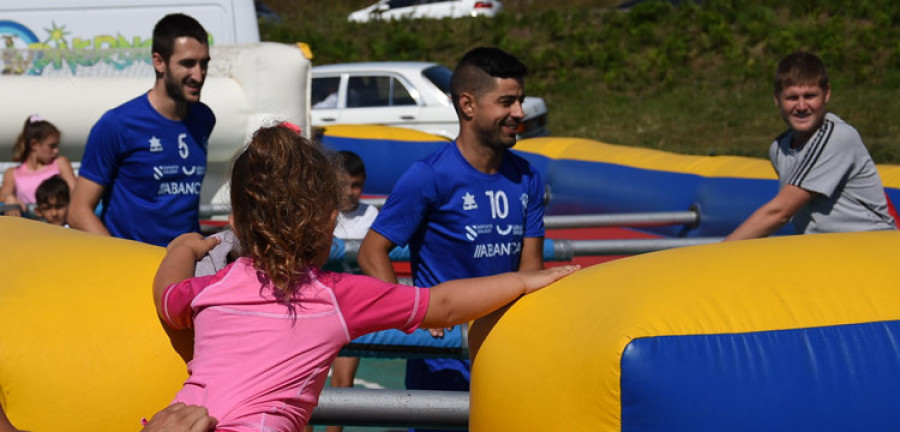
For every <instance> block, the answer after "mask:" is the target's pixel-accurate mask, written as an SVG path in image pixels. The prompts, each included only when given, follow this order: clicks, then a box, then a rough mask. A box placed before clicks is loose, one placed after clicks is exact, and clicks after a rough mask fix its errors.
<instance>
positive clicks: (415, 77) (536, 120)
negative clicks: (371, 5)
mask: <svg viewBox="0 0 900 432" xmlns="http://www.w3.org/2000/svg"><path fill="white" fill-rule="evenodd" d="M452 74H453V72H452V71H451V70H450V69H448V68H447V67H445V66H442V65H440V64H437V63H431V62H371V63H342V64H333V65H325V66H315V67H313V68H312V91H311V93H312V95H311V99H310V102H311V106H312V110H311V115H312V125H313V127H316V126H328V125H331V124H381V125H388V126H400V127H407V128H411V129H417V130H420V131H423V132H428V133H431V134H435V135H440V136H444V137H447V138H450V139H453V138H456V135H457V134H458V133H459V123H458V120H457V118H456V110H455V109H454V108H453V104H452V103H451V102H450V76H451V75H452ZM522 109H523V110H524V111H525V119H524V120H523V121H522V123H521V124H520V125H519V136H520V137H522V138H526V137H533V136H540V135H546V134H547V133H548V132H547V129H546V127H545V126H546V124H547V105H546V104H545V103H544V100H543V99H541V98H539V97H530V96H528V97H525V101H524V102H523V104H522Z"/></svg>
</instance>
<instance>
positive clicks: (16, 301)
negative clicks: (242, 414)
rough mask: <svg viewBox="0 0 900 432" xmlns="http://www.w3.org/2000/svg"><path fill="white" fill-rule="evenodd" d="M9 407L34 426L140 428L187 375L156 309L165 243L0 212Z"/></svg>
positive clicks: (2, 389) (1, 395)
mask: <svg viewBox="0 0 900 432" xmlns="http://www.w3.org/2000/svg"><path fill="white" fill-rule="evenodd" d="M0 238H2V239H3V244H4V246H5V251H4V253H3V259H2V260H0V275H2V282H0V404H2V406H3V409H4V410H5V412H6V414H7V416H8V417H9V419H10V421H11V422H12V423H13V424H14V425H16V427H17V428H19V429H23V430H30V431H40V432H53V431H85V432H88V431H90V432H96V431H105V430H123V431H125V430H139V429H140V427H141V426H140V420H141V418H142V417H147V418H150V417H151V416H152V415H153V413H155V412H156V411H158V410H159V409H162V408H163V407H165V406H166V405H167V404H168V403H169V402H170V401H171V400H172V398H173V397H174V395H175V392H176V391H177V390H178V389H179V388H180V387H181V383H182V382H183V381H184V379H185V378H186V376H187V373H186V368H185V365H184V362H183V361H182V360H181V358H180V357H179V356H178V355H177V354H176V353H175V351H174V350H173V349H172V347H171V345H170V343H169V340H168V338H167V337H166V335H165V333H164V331H163V329H162V326H161V324H160V323H159V321H158V319H157V317H156V312H155V309H154V306H153V296H152V294H151V286H152V285H151V284H152V281H153V275H154V274H155V272H156V267H157V265H158V264H159V261H160V260H161V259H162V257H163V254H164V252H165V251H164V249H162V248H159V247H155V246H148V245H145V244H141V243H137V242H133V241H127V240H119V239H113V238H108V237H101V236H95V235H91V234H86V233H83V232H80V231H77V230H74V229H65V228H59V227H55V226H52V225H50V224H45V223H39V222H34V221H30V220H26V219H22V218H13V217H0Z"/></svg>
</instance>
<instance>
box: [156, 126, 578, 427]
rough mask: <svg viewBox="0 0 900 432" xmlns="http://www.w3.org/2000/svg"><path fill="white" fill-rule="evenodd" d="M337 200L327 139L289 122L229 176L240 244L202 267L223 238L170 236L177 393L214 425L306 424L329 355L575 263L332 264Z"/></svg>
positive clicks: (165, 271)
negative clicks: (184, 349)
mask: <svg viewBox="0 0 900 432" xmlns="http://www.w3.org/2000/svg"><path fill="white" fill-rule="evenodd" d="M339 200H340V189H339V186H338V181H337V175H336V170H335V169H334V167H333V165H332V163H331V161H330V160H329V158H328V157H326V156H325V153H324V152H323V151H322V150H321V149H320V148H319V147H318V146H317V145H315V144H312V143H311V142H310V141H308V140H307V139H305V138H303V137H301V136H300V135H298V134H297V133H296V132H295V131H293V130H291V129H289V128H287V127H284V126H274V127H264V128H261V129H259V130H257V131H256V132H255V133H254V135H253V138H252V139H251V142H250V144H249V145H248V146H247V148H246V149H245V150H244V151H243V153H241V154H240V155H239V156H238V158H237V159H236V160H235V162H234V166H233V168H232V177H231V205H232V216H231V220H230V221H231V224H232V227H233V229H234V233H235V235H236V237H237V239H238V241H239V244H240V250H241V254H242V256H241V257H239V258H238V259H237V260H236V261H235V262H233V263H231V264H229V265H228V266H227V267H225V268H224V269H222V270H221V271H219V272H218V273H216V274H215V275H211V276H204V277H194V278H192V277H191V276H192V275H193V273H194V265H195V263H196V261H197V260H199V259H200V258H202V257H203V256H205V255H206V253H207V252H208V251H209V250H211V249H212V248H213V247H214V246H216V244H217V243H218V239H216V238H207V239H204V238H202V237H201V236H200V235H198V234H185V235H182V236H180V237H178V238H176V239H175V240H173V241H172V243H171V244H169V246H168V251H167V254H166V257H165V258H164V259H163V261H162V263H161V264H160V267H159V270H158V271H157V273H156V278H155V280H154V283H153V289H154V296H155V299H156V305H157V310H158V312H159V315H160V317H162V319H163V321H164V322H165V323H166V325H167V326H169V327H171V328H172V329H176V330H177V329H187V328H192V329H193V330H194V344H193V358H192V360H190V362H189V363H188V372H189V374H190V376H189V378H188V379H187V381H186V382H185V383H184V386H183V387H182V389H181V391H179V392H178V394H177V395H176V396H175V400H174V401H173V403H184V404H188V405H202V406H204V407H205V408H206V409H207V410H208V411H209V415H210V416H212V417H214V418H216V419H218V424H217V426H216V430H221V431H226V430H227V431H299V430H301V429H302V428H303V427H304V426H305V425H306V423H307V422H308V420H309V418H310V415H311V414H312V410H313V408H314V407H315V406H316V404H317V402H318V396H319V393H320V392H321V391H322V387H323V385H324V383H325V379H326V375H327V373H328V368H329V366H330V365H331V362H332V361H333V360H334V358H335V356H336V355H337V353H338V351H340V349H341V348H342V347H343V346H344V345H345V344H346V343H348V342H350V341H351V340H353V339H354V338H356V337H358V336H361V335H363V334H366V333H370V332H374V331H379V330H385V329H389V328H396V329H400V330H403V331H405V332H412V331H413V330H415V329H416V328H418V327H427V328H441V327H447V326H451V325H455V324H459V323H462V322H467V321H470V320H472V319H474V318H477V317H480V316H482V315H485V314H487V313H489V312H491V311H493V310H495V309H497V308H499V307H501V306H503V305H505V304H507V303H509V302H510V301H512V300H514V299H516V298H517V297H519V296H520V295H522V294H526V293H529V292H532V291H535V290H537V289H540V288H542V287H544V286H546V285H548V284H550V283H552V282H554V281H556V280H557V279H559V278H561V277H564V276H566V275H568V274H571V273H572V272H574V271H575V270H576V269H577V267H575V266H567V267H555V268H552V269H548V270H542V271H535V272H520V273H507V274H502V275H497V276H491V277H486V278H477V279H465V280H457V281H452V282H447V283H444V284H441V285H437V286H434V287H432V288H431V289H421V288H416V287H411V286H404V285H396V284H391V283H387V282H383V281H380V280H377V279H374V278H371V277H368V276H360V275H351V274H342V273H332V272H328V271H323V270H321V267H322V265H323V264H325V262H326V261H327V260H328V253H329V250H330V247H331V237H332V232H333V231H334V226H335V219H336V217H337V211H338V204H339ZM183 355H184V353H183ZM186 357H190V356H186Z"/></svg>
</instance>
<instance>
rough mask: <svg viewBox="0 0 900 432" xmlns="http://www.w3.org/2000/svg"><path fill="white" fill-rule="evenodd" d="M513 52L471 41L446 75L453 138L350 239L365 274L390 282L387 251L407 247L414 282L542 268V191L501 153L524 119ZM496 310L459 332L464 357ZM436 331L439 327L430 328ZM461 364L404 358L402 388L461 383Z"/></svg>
mask: <svg viewBox="0 0 900 432" xmlns="http://www.w3.org/2000/svg"><path fill="white" fill-rule="evenodd" d="M526 72H527V70H526V67H525V65H523V64H522V63H521V62H520V61H519V60H518V59H516V58H515V57H513V56H512V55H510V54H508V53H506V52H504V51H501V50H499V49H496V48H475V49H473V50H471V51H469V52H468V53H467V54H466V55H465V56H464V57H463V58H462V60H460V62H459V64H458V65H457V67H456V69H455V70H454V71H453V77H452V79H451V96H452V99H453V103H454V107H455V108H456V112H457V116H458V118H459V124H460V129H459V136H458V137H457V138H456V141H454V142H451V143H448V144H447V145H446V146H445V147H443V148H442V149H440V150H438V151H437V152H435V153H434V154H432V155H430V156H428V157H427V158H425V159H423V160H421V161H418V162H416V163H415V164H414V165H413V166H412V167H410V169H409V170H408V171H407V172H406V173H405V174H404V175H403V176H402V177H401V178H400V180H399V181H398V182H397V184H396V186H394V190H393V191H392V192H391V194H390V196H389V197H388V199H387V202H386V203H385V205H384V207H383V208H382V210H381V212H380V213H379V215H378V217H377V218H376V219H375V222H374V224H373V225H372V228H371V229H370V230H369V232H368V234H367V235H366V238H365V240H363V243H362V245H361V246H360V253H359V264H360V267H361V268H362V270H363V271H364V272H365V273H366V274H369V275H371V276H375V277H377V278H380V279H383V280H387V281H392V282H396V280H397V276H396V274H395V273H394V270H393V267H392V266H391V262H390V259H389V258H388V252H389V251H390V250H391V249H393V248H394V247H395V246H397V245H407V244H408V245H409V248H410V254H411V265H412V271H413V278H414V282H415V284H416V285H417V286H421V287H429V286H433V285H436V284H439V283H441V282H445V281H448V280H453V279H458V278H465V277H475V276H487V275H492V274H497V273H503V272H509V271H516V270H537V269H540V268H542V267H543V264H544V263H543V257H542V254H543V237H544V225H543V217H544V211H543V191H544V184H543V181H542V179H541V177H540V175H539V173H538V172H537V171H536V170H535V169H534V168H533V167H532V166H531V165H529V164H528V162H527V161H525V160H524V159H522V158H521V157H519V156H517V155H515V154H513V153H512V152H510V151H509V149H510V148H511V147H513V146H514V145H515V143H516V131H517V129H518V127H519V124H520V123H521V121H522V119H523V118H524V116H525V114H524V112H523V111H522V101H523V100H524V98H525V86H524V76H525V74H526ZM502 313H503V310H499V311H497V312H495V313H493V314H491V315H489V316H487V317H484V318H482V319H479V320H477V321H475V323H474V324H473V325H472V328H471V330H470V331H469V347H470V351H471V354H472V356H473V357H474V355H475V353H477V351H478V347H479V346H480V344H481V342H482V341H483V340H484V337H485V336H486V335H487V333H488V332H489V331H490V328H491V327H492V326H493V324H494V323H495V322H496V321H497V319H499V317H500V316H501V315H502ZM432 334H434V335H436V337H439V336H440V335H442V331H441V330H440V329H437V330H432ZM468 380H469V362H468V361H465V362H464V361H461V360H424V361H423V360H409V361H408V362H407V377H406V382H407V387H408V388H411V389H433V390H468Z"/></svg>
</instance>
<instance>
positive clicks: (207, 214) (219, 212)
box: [200, 204, 231, 219]
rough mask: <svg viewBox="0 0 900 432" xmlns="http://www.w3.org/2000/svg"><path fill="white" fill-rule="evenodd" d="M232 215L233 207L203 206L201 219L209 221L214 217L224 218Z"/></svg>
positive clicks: (201, 207)
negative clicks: (229, 214)
mask: <svg viewBox="0 0 900 432" xmlns="http://www.w3.org/2000/svg"><path fill="white" fill-rule="evenodd" d="M228 213H231V206H227V205H222V204H201V205H200V219H209V218H211V217H213V216H223V215H227V214H228Z"/></svg>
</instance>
